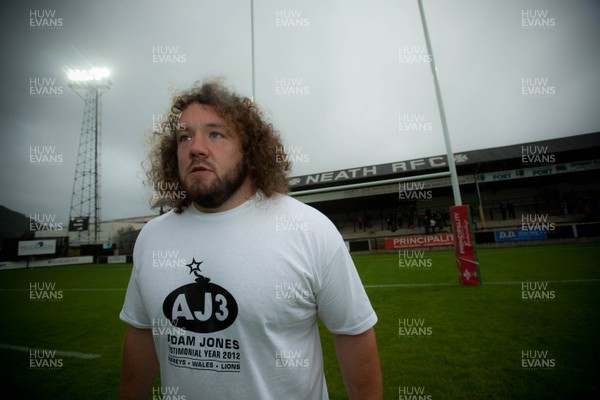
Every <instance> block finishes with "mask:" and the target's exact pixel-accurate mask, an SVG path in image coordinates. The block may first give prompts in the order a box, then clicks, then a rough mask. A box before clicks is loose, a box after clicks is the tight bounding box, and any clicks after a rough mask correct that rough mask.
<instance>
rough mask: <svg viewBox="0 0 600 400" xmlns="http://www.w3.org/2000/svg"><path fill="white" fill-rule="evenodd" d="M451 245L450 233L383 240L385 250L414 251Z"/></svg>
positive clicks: (452, 240)
mask: <svg viewBox="0 0 600 400" xmlns="http://www.w3.org/2000/svg"><path fill="white" fill-rule="evenodd" d="M453 244H454V238H453V236H452V234H451V233H439V234H436V235H418V236H401V237H395V238H385V248H386V250H393V249H414V248H420V247H433V246H452V245H453Z"/></svg>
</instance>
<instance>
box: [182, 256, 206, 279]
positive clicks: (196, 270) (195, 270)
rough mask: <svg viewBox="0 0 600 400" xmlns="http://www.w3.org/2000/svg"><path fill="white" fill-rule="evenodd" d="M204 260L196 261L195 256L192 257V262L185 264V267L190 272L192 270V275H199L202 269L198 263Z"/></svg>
mask: <svg viewBox="0 0 600 400" xmlns="http://www.w3.org/2000/svg"><path fill="white" fill-rule="evenodd" d="M203 262H204V261H200V262H198V261H196V258H192V262H191V263H189V264H185V266H186V267H189V268H190V274H191V273H192V272H193V273H194V275H196V276H200V275H199V273H200V272H202V270H200V264H202V263H203Z"/></svg>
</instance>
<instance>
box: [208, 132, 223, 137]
mask: <svg viewBox="0 0 600 400" xmlns="http://www.w3.org/2000/svg"><path fill="white" fill-rule="evenodd" d="M208 137H210V138H222V137H225V136H224V135H223V134H222V133H221V132H216V131H213V132H211V133H209V134H208Z"/></svg>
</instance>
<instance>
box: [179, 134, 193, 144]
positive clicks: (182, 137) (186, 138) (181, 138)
mask: <svg viewBox="0 0 600 400" xmlns="http://www.w3.org/2000/svg"><path fill="white" fill-rule="evenodd" d="M191 139H192V137H191V136H190V135H185V134H183V135H179V136H178V137H177V141H178V142H179V143H182V142H188V141H190V140H191Z"/></svg>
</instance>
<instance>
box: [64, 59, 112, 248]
mask: <svg viewBox="0 0 600 400" xmlns="http://www.w3.org/2000/svg"><path fill="white" fill-rule="evenodd" d="M109 76H110V73H109V70H108V69H106V68H92V69H83V70H82V69H71V70H69V71H68V78H69V81H70V83H69V87H70V88H71V89H73V91H74V92H75V93H76V94H77V95H78V96H79V97H80V98H81V99H82V100H83V101H84V108H83V120H82V123H81V136H80V138H79V152H78V153H77V164H76V166H75V179H74V181H73V194H72V195H71V210H70V212H69V232H75V234H76V237H75V240H74V241H73V242H74V244H79V245H81V244H91V243H97V241H98V232H99V231H100V109H101V104H100V98H101V96H102V94H103V93H104V92H106V91H108V90H109V89H110V86H111V84H112V83H111V82H110V80H109ZM91 226H93V234H91V233H90V228H91Z"/></svg>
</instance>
